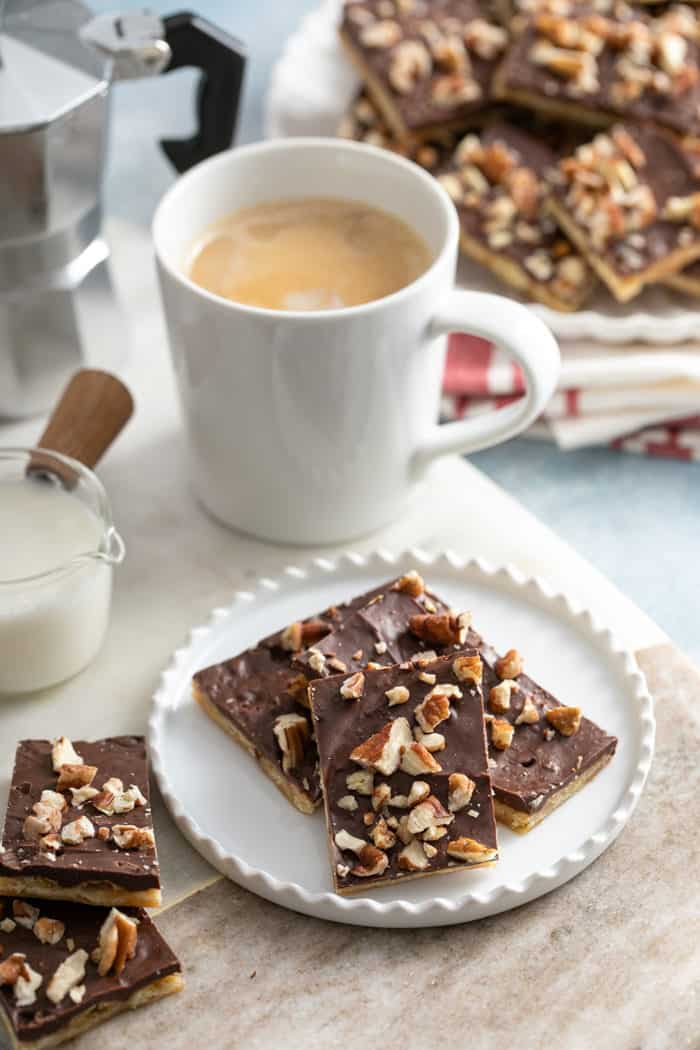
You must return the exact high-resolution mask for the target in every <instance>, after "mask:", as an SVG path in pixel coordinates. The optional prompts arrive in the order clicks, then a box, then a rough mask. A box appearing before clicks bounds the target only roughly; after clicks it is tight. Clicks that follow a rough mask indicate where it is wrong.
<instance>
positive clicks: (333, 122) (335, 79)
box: [265, 0, 698, 345]
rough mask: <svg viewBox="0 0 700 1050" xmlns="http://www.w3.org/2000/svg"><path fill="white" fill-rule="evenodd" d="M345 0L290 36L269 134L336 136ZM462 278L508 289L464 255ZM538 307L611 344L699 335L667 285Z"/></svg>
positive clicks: (342, 91)
mask: <svg viewBox="0 0 700 1050" xmlns="http://www.w3.org/2000/svg"><path fill="white" fill-rule="evenodd" d="M341 5H342V0H322V2H321V4H320V6H319V7H318V9H317V10H315V11H312V12H311V14H309V15H307V16H306V18H305V19H304V20H303V21H302V23H301V25H300V27H299V29H298V30H297V32H296V33H294V34H292V36H291V37H290V38H289V40H288V41H287V44H286V47H285V49H284V52H283V53H282V56H281V58H280V59H279V61H278V62H277V64H276V66H275V68H274V70H273V73H272V77H271V80H270V88H269V92H268V96H267V103H266V121H265V134H266V136H267V137H268V138H278V137H280V136H286V135H334V134H335V129H336V128H337V126H338V123H339V121H340V118H341V117H342V115H343V113H344V112H345V111H346V110H347V107H348V105H349V103H350V101H351V99H353V98H354V96H355V94H356V92H357V90H358V84H359V81H358V79H357V76H356V75H355V73H354V72H353V70H352V69H351V67H350V64H349V62H348V61H347V59H346V58H345V56H344V55H343V53H342V50H341V48H340V46H339V44H338V35H337V31H336V27H337V25H338V22H339V20H340V14H339V12H340V7H341ZM459 283H460V285H461V286H463V287H468V288H471V289H474V290H477V291H486V292H495V293H500V294H501V295H503V294H508V290H507V288H505V286H504V285H503V284H501V283H500V282H499V281H498V280H497V279H496V278H494V277H492V276H491V275H490V274H489V273H488V271H486V270H484V269H483V268H482V267H480V266H478V265H477V264H475V263H473V262H471V261H470V260H469V259H463V260H462V262H461V264H460V268H459ZM532 309H533V310H534V311H535V312H536V313H537V314H538V315H539V316H540V317H541V318H542V320H543V321H545V322H546V323H547V324H548V325H549V327H550V328H551V329H552V331H553V332H554V334H555V335H557V336H559V338H561V339H595V340H596V341H598V342H607V343H631V342H649V343H657V344H658V343H664V344H669V345H670V344H674V343H682V342H685V341H686V340H689V339H696V338H697V334H698V322H697V310H696V308H695V303H694V302H693V300H692V299H689V298H688V297H687V296H683V295H681V294H680V293H678V292H674V291H672V290H671V289H670V288H663V287H661V285H659V286H657V287H653V288H648V289H647V290H646V291H645V292H643V293H642V295H640V296H639V297H638V298H636V299H635V300H634V301H633V302H632V303H626V304H624V303H617V302H615V300H614V299H613V297H612V296H611V295H609V294H608V293H607V292H606V291H605V290H604V289H602V288H601V289H600V290H599V291H598V292H597V293H596V294H595V295H594V297H593V300H592V301H591V303H590V304H589V305H588V307H587V308H586V309H585V310H579V311H577V312H576V313H570V314H569V313H560V312H559V311H558V310H550V309H549V307H546V306H542V305H540V304H535V303H533V304H532Z"/></svg>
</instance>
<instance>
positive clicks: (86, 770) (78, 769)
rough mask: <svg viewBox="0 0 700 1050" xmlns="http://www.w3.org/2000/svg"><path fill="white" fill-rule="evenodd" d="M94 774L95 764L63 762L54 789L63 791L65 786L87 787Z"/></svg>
mask: <svg viewBox="0 0 700 1050" xmlns="http://www.w3.org/2000/svg"><path fill="white" fill-rule="evenodd" d="M96 775H97V766H86V765H84V764H83V763H80V764H75V763H71V762H65V763H64V764H63V765H62V766H61V771H60V773H59V775H58V781H57V783H56V790H57V791H65V790H66V789H67V788H82V787H89V786H90V784H92V782H93V780H94V779H95V776H96Z"/></svg>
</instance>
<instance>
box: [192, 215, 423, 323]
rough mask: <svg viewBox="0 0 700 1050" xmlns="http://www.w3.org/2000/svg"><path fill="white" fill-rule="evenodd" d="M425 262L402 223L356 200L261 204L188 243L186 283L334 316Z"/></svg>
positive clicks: (402, 280)
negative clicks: (328, 312)
mask: <svg viewBox="0 0 700 1050" xmlns="http://www.w3.org/2000/svg"><path fill="white" fill-rule="evenodd" d="M431 262H432V256H431V252H430V249H429V248H428V245H427V244H426V243H425V241H424V240H423V238H422V237H421V236H420V235H419V234H418V233H416V231H415V230H413V229H412V228H411V227H410V226H409V225H408V224H407V223H405V222H403V221H402V220H401V219H399V218H397V217H396V216H395V215H390V214H389V212H386V211H384V210H382V209H381V208H375V207H372V206H371V205H369V204H366V203H364V202H363V201H353V200H339V199H335V198H330V197H301V198H297V199H294V200H277V201H265V202H263V203H260V204H255V205H253V206H252V207H248V208H242V209H240V210H239V211H236V212H234V213H233V214H232V215H229V216H227V217H226V218H224V219H222V220H220V221H219V222H217V223H215V224H214V225H213V226H212V227H210V228H209V230H207V231H206V232H205V233H204V235H203V236H202V237H201V238H199V239H198V241H197V242H196V243H195V245H194V247H193V250H192V254H191V258H190V262H189V268H188V274H189V277H190V279H191V280H192V281H193V282H194V283H195V284H197V285H199V286H200V287H201V288H205V289H206V290H207V291H209V292H213V293H214V294H215V295H220V296H222V297H223V298H224V299H231V300H232V301H233V302H236V303H243V304H247V305H248V306H257V307H263V308H264V309H267V310H334V309H340V308H343V307H348V306H359V305H361V304H362V303H369V302H372V301H373V300H375V299H383V298H384V297H385V296H387V295H391V294H392V293H393V292H398V291H399V290H400V289H401V288H405V287H406V286H407V285H409V284H411V283H412V282H413V281H414V280H415V279H416V278H417V277H419V276H420V275H421V274H422V273H424V272H425V271H426V270H427V269H428V267H429V266H430V263H431Z"/></svg>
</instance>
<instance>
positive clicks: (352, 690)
mask: <svg viewBox="0 0 700 1050" xmlns="http://www.w3.org/2000/svg"><path fill="white" fill-rule="evenodd" d="M364 690H365V676H364V675H363V673H362V671H356V672H355V674H351V675H350V677H349V678H346V679H345V681H344V682H343V684H342V685H341V687H340V695H341V696H342V697H343V699H344V700H359V699H360V697H361V696H362V694H363V692H364Z"/></svg>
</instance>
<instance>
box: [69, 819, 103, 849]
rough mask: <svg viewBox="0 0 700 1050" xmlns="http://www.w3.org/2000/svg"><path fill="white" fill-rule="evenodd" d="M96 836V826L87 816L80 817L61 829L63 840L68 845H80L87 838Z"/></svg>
mask: <svg viewBox="0 0 700 1050" xmlns="http://www.w3.org/2000/svg"><path fill="white" fill-rule="evenodd" d="M94 837H95V828H94V826H93V824H92V823H91V821H89V820H88V818H87V817H78V819H77V820H72V821H71V822H70V824H66V825H65V826H64V827H63V828H62V829H61V840H62V841H63V842H64V843H65V844H66V846H79V845H80V844H81V843H82V842H84V841H85V839H92V838H94Z"/></svg>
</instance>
